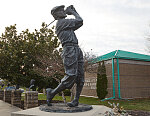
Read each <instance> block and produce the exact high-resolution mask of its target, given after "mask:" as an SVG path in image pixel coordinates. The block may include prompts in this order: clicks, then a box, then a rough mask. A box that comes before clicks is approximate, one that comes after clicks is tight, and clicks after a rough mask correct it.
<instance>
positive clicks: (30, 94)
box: [24, 91, 38, 109]
mask: <svg viewBox="0 0 150 116" xmlns="http://www.w3.org/2000/svg"><path fill="white" fill-rule="evenodd" d="M37 106H38V92H37V91H27V92H25V98H24V109H28V108H33V107H37Z"/></svg>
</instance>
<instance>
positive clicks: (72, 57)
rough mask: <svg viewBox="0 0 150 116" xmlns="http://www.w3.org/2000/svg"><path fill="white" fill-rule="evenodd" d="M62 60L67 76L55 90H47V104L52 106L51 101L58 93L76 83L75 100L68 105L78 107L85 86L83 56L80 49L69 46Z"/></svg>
mask: <svg viewBox="0 0 150 116" xmlns="http://www.w3.org/2000/svg"><path fill="white" fill-rule="evenodd" d="M62 58H63V62H64V68H65V73H66V76H65V77H64V78H63V79H62V80H61V83H60V84H59V85H58V86H57V87H56V88H55V89H50V88H49V89H47V104H48V105H49V106H50V105H51V104H50V103H51V100H52V99H53V97H54V96H55V95H56V94H57V93H59V92H61V91H63V90H65V89H71V88H72V86H73V85H74V83H76V84H77V86H76V95H75V98H74V100H73V101H72V102H71V105H69V103H68V106H70V107H74V106H77V105H78V101H79V96H80V93H81V91H82V88H83V84H84V71H83V54H82V51H81V50H80V48H78V47H74V46H67V47H65V48H64V55H63V56H62Z"/></svg>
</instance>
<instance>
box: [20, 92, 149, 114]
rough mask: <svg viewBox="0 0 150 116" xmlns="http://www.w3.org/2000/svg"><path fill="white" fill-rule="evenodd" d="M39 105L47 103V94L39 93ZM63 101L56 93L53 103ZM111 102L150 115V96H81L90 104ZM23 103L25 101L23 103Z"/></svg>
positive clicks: (68, 99) (134, 111)
mask: <svg viewBox="0 0 150 116" xmlns="http://www.w3.org/2000/svg"><path fill="white" fill-rule="evenodd" d="M38 99H39V105H41V104H46V95H44V94H39V95H38ZM66 100H67V102H69V101H70V97H69V96H66ZM54 102H55V103H58V102H63V99H62V97H61V96H58V95H56V96H55V97H54V99H53V103H54ZM108 102H110V103H115V104H117V103H119V104H120V105H119V106H120V107H121V106H123V108H124V109H125V110H126V111H127V112H128V113H129V114H131V115H132V116H150V98H149V99H133V100H108V101H100V100H99V99H98V98H91V97H82V96H81V97H80V103H83V104H89V105H104V106H107V107H110V105H109V104H108ZM22 104H23V103H22Z"/></svg>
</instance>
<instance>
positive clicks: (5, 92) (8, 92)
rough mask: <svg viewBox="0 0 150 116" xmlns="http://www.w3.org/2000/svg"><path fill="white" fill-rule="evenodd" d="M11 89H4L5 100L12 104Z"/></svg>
mask: <svg viewBox="0 0 150 116" xmlns="http://www.w3.org/2000/svg"><path fill="white" fill-rule="evenodd" d="M11 92H12V91H11V90H4V99H3V100H4V101H5V102H8V103H10V104H11Z"/></svg>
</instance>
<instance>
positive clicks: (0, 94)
mask: <svg viewBox="0 0 150 116" xmlns="http://www.w3.org/2000/svg"><path fill="white" fill-rule="evenodd" d="M3 98H4V90H0V100H3Z"/></svg>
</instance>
